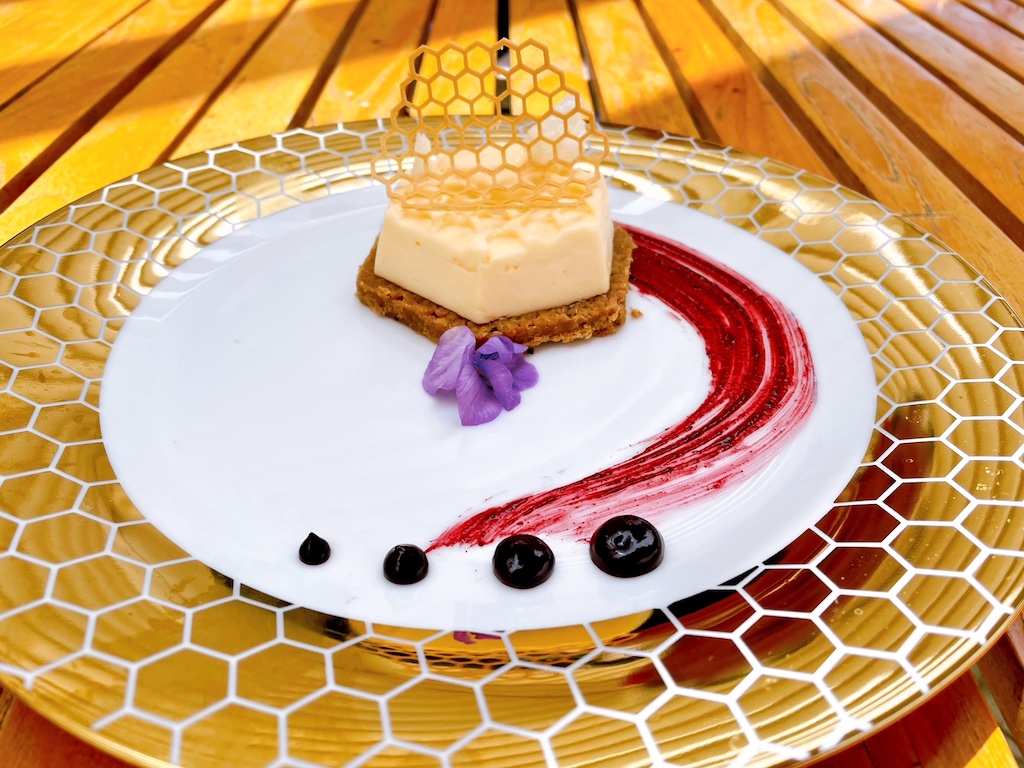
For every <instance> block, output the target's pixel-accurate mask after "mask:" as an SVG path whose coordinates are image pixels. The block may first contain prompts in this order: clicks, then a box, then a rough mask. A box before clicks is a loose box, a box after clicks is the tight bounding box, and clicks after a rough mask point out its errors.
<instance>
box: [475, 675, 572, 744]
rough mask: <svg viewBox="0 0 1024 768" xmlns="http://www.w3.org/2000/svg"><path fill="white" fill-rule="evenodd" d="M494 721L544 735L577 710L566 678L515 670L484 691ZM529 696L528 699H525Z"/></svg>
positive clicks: (485, 687) (495, 681) (488, 684)
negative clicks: (543, 732) (541, 732)
mask: <svg viewBox="0 0 1024 768" xmlns="http://www.w3.org/2000/svg"><path fill="white" fill-rule="evenodd" d="M483 692H484V697H485V698H486V700H487V710H488V712H490V715H491V720H492V721H494V722H495V723H503V724H505V725H512V726H516V727H518V728H526V729H527V730H531V731H544V730H546V729H548V728H550V727H551V726H552V725H554V724H555V723H557V722H558V721H559V720H561V719H562V718H563V717H565V716H566V715H568V714H569V713H570V712H572V711H573V709H575V707H576V699H575V697H574V696H573V692H572V688H570V687H569V682H568V680H566V678H565V675H563V674H561V673H559V672H542V671H540V670H534V669H523V668H522V667H513V668H511V669H508V670H506V671H504V672H502V673H501V674H500V675H498V676H497V677H495V678H494V679H493V680H490V681H489V682H488V683H487V684H486V685H484V687H483ZM524 694H526V695H524Z"/></svg>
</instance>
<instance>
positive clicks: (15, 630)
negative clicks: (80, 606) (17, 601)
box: [0, 603, 88, 670]
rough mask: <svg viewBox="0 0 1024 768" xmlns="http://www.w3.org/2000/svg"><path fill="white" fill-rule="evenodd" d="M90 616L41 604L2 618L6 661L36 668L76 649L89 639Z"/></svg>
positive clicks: (1, 643)
mask: <svg viewBox="0 0 1024 768" xmlns="http://www.w3.org/2000/svg"><path fill="white" fill-rule="evenodd" d="M87 624H88V618H87V617H86V616H84V615H83V614H81V613H78V612H77V611H73V610H71V609H70V608H66V607H62V606H56V605H53V604H49V603H48V604H44V605H37V606H33V607H31V608H27V609H25V610H24V611H21V612H20V613H15V614H10V615H7V616H4V617H3V618H0V648H3V649H4V655H5V659H4V660H5V661H7V662H9V663H10V664H13V665H14V666H15V667H18V668H20V669H26V670H33V669H37V668H39V667H42V666H44V665H47V664H53V663H55V662H58V661H60V660H61V659H63V658H65V657H67V656H70V655H71V654H73V653H76V652H77V651H78V650H80V649H81V647H82V643H83V642H84V641H85V628H86V625H87Z"/></svg>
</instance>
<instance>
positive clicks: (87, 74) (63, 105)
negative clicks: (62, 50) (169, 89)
mask: <svg viewBox="0 0 1024 768" xmlns="http://www.w3.org/2000/svg"><path fill="white" fill-rule="evenodd" d="M209 4H210V0H182V1H181V2H177V3H148V4H147V5H145V6H143V7H142V8H141V9H139V11H138V12H137V13H134V14H132V15H131V16H129V17H128V18H126V19H124V20H123V21H121V23H119V24H117V25H116V26H114V27H113V28H112V29H111V30H110V31H108V32H107V33H105V34H103V35H101V36H100V37H99V38H98V39H97V40H95V41H94V42H93V43H91V44H89V45H88V46H86V47H85V48H84V49H82V50H81V51H79V52H78V53H76V54H74V55H73V56H72V57H71V58H70V59H68V60H67V61H65V62H64V63H63V64H62V65H61V66H59V67H58V68H57V69H56V70H54V71H53V72H52V73H50V74H49V75H48V76H47V77H46V78H44V79H43V80H42V81H40V82H39V83H38V84H37V85H35V86H34V87H33V88H31V89H30V90H28V91H27V92H25V93H24V94H22V96H20V97H19V98H17V99H15V100H14V101H13V102H11V104H10V105H9V106H8V107H7V108H6V109H4V110H3V111H2V112H0V186H3V185H5V184H12V185H13V186H12V187H9V188H7V189H6V190H5V192H4V194H5V195H6V196H8V197H13V196H16V195H17V194H18V193H20V192H21V191H22V190H24V189H25V188H26V187H27V186H28V185H29V184H30V183H31V182H32V181H33V180H34V177H32V176H31V173H29V174H24V175H23V176H22V177H20V178H16V177H19V174H22V172H23V171H25V169H26V167H27V166H29V165H30V164H31V165H35V166H43V167H39V168H38V171H37V175H38V173H40V172H42V170H44V167H45V164H46V163H48V162H49V159H48V158H56V157H57V156H59V155H60V153H62V152H63V151H64V150H65V149H67V147H68V146H70V144H71V143H73V142H74V141H75V140H76V139H78V138H79V136H81V135H82V134H83V133H85V131H86V130H88V128H89V127H90V126H91V125H92V124H93V123H95V122H96V120H97V119H99V118H100V117H102V116H103V114H104V113H105V112H106V111H108V110H109V109H110V108H111V107H112V106H113V105H114V104H115V103H116V102H117V101H118V100H120V99H121V98H123V97H124V95H125V94H126V93H127V92H128V90H130V89H131V88H132V87H133V86H134V85H135V84H136V83H137V82H138V81H139V80H141V79H142V77H143V76H144V75H145V73H146V71H148V69H149V67H148V66H147V64H148V63H149V62H150V61H151V58H152V57H155V56H156V55H158V52H159V51H160V49H161V48H162V47H163V46H165V45H168V44H172V45H173V43H174V38H175V37H176V36H177V35H178V34H179V33H182V31H183V30H187V28H188V27H189V25H190V24H192V23H193V22H194V21H195V20H196V18H197V17H198V16H199V15H200V14H201V13H202V12H203V11H204V10H205V9H206V8H207V7H208V6H209ZM140 68H141V70H142V71H140ZM26 177H27V178H26ZM2 199H3V197H0V200H2Z"/></svg>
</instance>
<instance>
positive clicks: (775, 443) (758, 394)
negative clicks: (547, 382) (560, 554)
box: [430, 227, 816, 550]
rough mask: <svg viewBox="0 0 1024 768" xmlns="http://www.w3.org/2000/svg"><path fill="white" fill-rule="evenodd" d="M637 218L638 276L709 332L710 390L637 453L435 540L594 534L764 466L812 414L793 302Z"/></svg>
mask: <svg viewBox="0 0 1024 768" xmlns="http://www.w3.org/2000/svg"><path fill="white" fill-rule="evenodd" d="M627 229H628V230H629V232H630V234H631V235H632V236H633V240H634V241H635V242H636V250H635V251H634V252H633V266H632V273H631V282H632V283H633V285H634V287H636V288H637V289H638V290H639V291H640V292H641V293H645V294H648V295H651V296H653V297H655V298H657V299H660V300H661V302H662V303H664V304H665V305H667V306H668V307H669V308H670V309H671V310H672V311H673V312H674V313H675V314H677V315H678V316H679V317H680V318H681V319H683V320H685V321H686V322H687V323H689V324H690V325H691V326H693V328H694V329H696V331H697V333H698V334H700V336H701V338H703V340H704V343H705V346H706V348H707V356H708V361H709V364H710V369H711V385H710V389H709V394H708V396H707V398H706V399H705V400H704V402H703V403H701V405H700V406H699V407H698V408H697V410H696V411H695V412H694V413H692V414H691V415H690V416H688V417H687V418H686V419H685V420H683V421H682V422H680V423H678V424H676V425H675V426H672V427H670V428H668V429H666V430H665V431H664V432H662V433H661V434H660V435H658V436H656V437H654V438H652V439H651V440H650V441H649V443H648V445H647V447H646V448H644V450H642V451H641V452H640V453H639V454H637V455H636V456H634V457H633V458H631V459H628V460H626V461H623V462H621V463H619V464H616V465H614V466H612V467H609V468H607V469H603V470H601V471H599V472H596V473H594V474H593V475H590V476H589V477H585V478H583V479H582V480H579V481H577V482H574V483H570V484H568V485H564V486H561V487H558V488H553V489H551V490H548V491H542V492H540V493H535V494H531V495H529V496H524V497H522V498H519V499H516V500H514V501H510V502H508V503H505V504H501V505H499V506H495V507H491V508H490V509H486V510H484V511H483V512H479V513H477V514H474V515H473V516H472V517H469V518H467V519H465V520H462V521H461V522H459V523H457V524H455V525H454V526H452V527H451V528H449V529H448V530H446V531H445V532H444V533H442V534H441V535H440V536H438V537H437V538H436V539H435V540H434V541H433V543H432V544H431V545H430V549H431V550H434V549H438V548H441V547H450V546H458V545H461V546H466V545H485V544H490V543H492V542H494V541H497V540H499V539H501V538H503V537H505V536H510V535H512V534H516V533H531V534H540V533H547V534H556V535H563V536H574V537H577V538H579V539H581V540H588V539H589V538H590V535H591V533H592V532H593V531H594V529H595V528H596V527H597V526H598V525H600V524H601V522H603V521H604V520H606V519H607V518H609V517H611V516H613V515H618V514H623V513H624V512H629V513H630V514H637V515H642V516H644V517H645V518H649V519H652V520H657V519H658V518H659V517H660V516H663V515H665V514H667V513H671V512H676V511H679V510H680V509H681V508H682V507H683V506H684V505H686V504H687V503H691V502H694V501H696V500H698V499H701V498H704V497H707V496H709V495H711V494H714V493H717V492H719V491H721V490H723V489H725V488H726V487H729V486H731V485H732V484H734V483H736V482H737V481H740V480H742V479H743V478H744V477H747V476H749V475H751V474H752V473H754V472H756V471H757V470H758V469H760V468H761V467H763V466H764V465H765V464H766V463H767V462H768V461H769V460H770V459H771V458H772V457H774V456H775V455H776V454H778V452H779V451H780V450H781V449H782V447H783V446H784V445H785V444H786V443H787V442H788V441H789V440H790V438H792V437H793V435H795V434H796V433H797V432H798V431H799V430H800V428H801V426H802V425H803V423H804V422H805V421H806V419H807V417H808V415H809V414H810V412H811V409H812V407H813V405H814V400H815V392H816V387H815V377H814V366H813V365H812V362H811V354H810V350H809V348H808V345H807V339H806V337H805V336H804V332H803V329H802V328H801V327H800V324H799V323H798V322H797V320H796V318H795V317H793V315H792V314H790V312H789V311H788V310H787V309H786V307H785V306H783V305H782V303H781V302H779V301H778V300H777V299H775V298H774V297H772V296H770V295H769V294H767V293H765V292H764V291H762V290H761V289H760V288H758V287H757V286H756V285H754V284H753V283H751V282H750V281H749V280H747V279H746V278H745V277H743V276H741V275H739V274H737V273H736V272H734V271H732V270H731V269H729V268H727V267H724V266H722V265H721V264H717V263H715V262H713V261H711V260H710V259H708V258H707V257H705V256H703V255H701V254H699V253H696V252H694V251H692V250H690V249H688V248H686V247H684V246H682V245H680V244H679V243H675V242H672V241H669V240H665V239H662V238H660V237H658V236H657V235H653V234H651V233H648V232H643V231H641V230H637V229H633V228H630V227H627ZM670 353H671V350H666V354H670Z"/></svg>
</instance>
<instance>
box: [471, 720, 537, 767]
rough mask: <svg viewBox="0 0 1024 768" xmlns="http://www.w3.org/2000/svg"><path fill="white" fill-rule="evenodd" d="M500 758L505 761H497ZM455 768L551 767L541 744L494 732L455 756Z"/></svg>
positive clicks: (485, 735)
mask: <svg viewBox="0 0 1024 768" xmlns="http://www.w3.org/2000/svg"><path fill="white" fill-rule="evenodd" d="M498 755H500V756H501V757H496V756H498ZM499 761H500V762H499ZM451 765H452V768H477V766H481V765H488V766H494V767H495V768H498V766H500V765H505V766H508V767H509V768H512V766H515V768H545V766H547V765H549V763H548V762H547V759H546V758H545V755H544V749H543V748H542V747H541V745H540V743H539V742H538V741H537V740H535V739H530V738H527V737H525V736H521V735H519V734H511V733H507V732H505V731H497V730H493V729H492V730H487V731H484V732H483V733H481V734H480V735H479V736H477V737H476V738H474V739H472V740H471V741H469V742H468V743H467V744H466V745H465V746H463V747H462V748H460V749H459V750H458V751H457V752H455V754H453V755H452V758H451Z"/></svg>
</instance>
